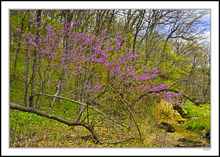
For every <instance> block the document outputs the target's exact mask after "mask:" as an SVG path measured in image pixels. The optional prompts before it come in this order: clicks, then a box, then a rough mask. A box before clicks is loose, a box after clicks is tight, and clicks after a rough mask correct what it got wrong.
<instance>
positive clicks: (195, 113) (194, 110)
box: [182, 102, 210, 131]
mask: <svg viewBox="0 0 220 157" xmlns="http://www.w3.org/2000/svg"><path fill="white" fill-rule="evenodd" d="M187 103H188V104H189V105H184V106H182V107H183V108H184V109H185V110H186V111H187V112H188V114H187V115H186V116H185V118H189V119H191V120H190V121H188V122H187V123H186V124H185V126H186V128H187V129H191V130H194V131H203V130H206V131H209V130H210V104H201V106H195V105H194V104H192V103H191V102H187Z"/></svg>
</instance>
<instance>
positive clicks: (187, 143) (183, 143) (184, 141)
mask: <svg viewBox="0 0 220 157" xmlns="http://www.w3.org/2000/svg"><path fill="white" fill-rule="evenodd" d="M177 142H178V144H177V145H176V147H208V145H206V144H205V143H203V142H201V141H193V140H190V139H188V138H180V139H178V140H177Z"/></svg>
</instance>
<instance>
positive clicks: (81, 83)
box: [14, 11, 183, 140]
mask: <svg viewBox="0 0 220 157" xmlns="http://www.w3.org/2000/svg"><path fill="white" fill-rule="evenodd" d="M23 12H24V14H28V12H27V11H23ZM43 20H45V19H44V18H42V17H36V18H33V19H29V21H28V22H29V24H30V25H31V27H32V29H31V31H26V32H25V31H23V32H21V28H19V27H15V26H14V29H15V30H16V31H18V32H20V33H19V34H20V35H21V36H22V38H19V39H21V41H19V42H21V43H22V44H21V49H22V50H23V51H24V52H26V53H27V54H28V55H27V56H29V59H30V60H31V63H32V64H24V65H25V66H32V67H33V66H35V69H36V70H35V71H33V70H32V71H31V73H30V74H26V76H24V78H26V81H27V82H29V83H27V84H26V87H25V91H24V93H29V95H30V97H31V98H32V100H33V99H34V101H33V102H34V106H33V107H35V108H38V109H39V108H41V107H42V106H50V107H54V102H55V99H57V100H59V101H61V100H63V101H62V102H63V103H60V106H59V107H60V109H62V108H63V109H65V108H69V109H70V110H69V112H70V113H71V115H72V117H71V119H72V120H74V121H76V122H79V124H81V125H82V126H84V127H85V128H87V129H88V130H89V131H90V132H91V133H92V134H93V136H94V137H95V138H96V140H99V139H100V138H101V137H102V134H101V133H100V134H96V132H98V131H99V127H102V128H107V130H108V131H109V130H113V131H115V132H116V134H117V135H118V138H119V137H120V136H119V134H121V135H122V134H123V135H124V134H125V133H128V131H127V129H128V128H132V130H133V131H134V134H132V135H133V136H140V138H141V130H140V128H139V126H138V121H137V118H138V117H137V116H136V113H138V111H136V110H135V107H136V106H138V105H140V99H141V98H142V97H143V95H145V96H151V97H154V98H155V99H156V98H160V99H164V100H166V101H168V102H171V103H175V104H183V103H182V102H181V101H179V97H180V96H181V95H182V94H181V93H173V92H170V90H167V89H169V86H170V84H163V83H162V82H160V83H159V84H158V81H155V79H157V78H158V77H160V75H163V74H164V73H165V72H166V71H160V70H159V69H158V68H156V67H154V68H150V67H148V66H146V65H145V64H144V62H143V58H144V56H142V55H140V54H133V50H132V49H131V48H129V47H128V46H127V43H126V42H125V39H126V38H124V37H122V36H120V35H119V34H118V33H116V35H115V36H114V37H112V36H110V35H109V34H107V33H106V31H105V30H103V31H102V32H101V33H100V34H98V35H94V34H93V32H87V33H78V32H77V31H74V29H73V28H74V26H75V25H77V24H78V22H69V21H67V20H62V19H60V20H59V21H57V23H56V24H47V25H46V26H42V25H41V22H42V21H43ZM33 63H35V64H33ZM29 68H30V67H29ZM32 69H34V68H32ZM34 73H35V75H34ZM27 75H31V76H28V77H27ZM33 77H34V78H33ZM33 79H35V84H32V86H31V87H30V88H29V86H30V82H31V81H33ZM61 85H63V88H62V90H63V92H60V90H61V88H60V87H61ZM31 90H32V91H34V92H31V93H30V91H31ZM61 94H62V95H61ZM26 95H27V94H26ZM48 98H49V99H48ZM26 99H27V97H26V98H25V100H26ZM64 100H65V101H69V102H71V103H73V106H76V107H73V108H70V107H69V106H71V105H70V104H69V103H68V104H67V103H66V102H65V101H64ZM49 101H51V102H52V101H53V103H51V102H49ZM51 104H52V105H51ZM55 104H56V103H55ZM66 105H69V106H66ZM27 106H28V105H27ZM28 107H29V106H28ZM31 107H32V106H31ZM142 107H143V108H146V106H143V105H142ZM77 124H78V123H77Z"/></svg>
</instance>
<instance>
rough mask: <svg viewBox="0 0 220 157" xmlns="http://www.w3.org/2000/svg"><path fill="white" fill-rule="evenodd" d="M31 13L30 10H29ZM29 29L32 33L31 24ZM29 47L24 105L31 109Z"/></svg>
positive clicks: (28, 51)
mask: <svg viewBox="0 0 220 157" xmlns="http://www.w3.org/2000/svg"><path fill="white" fill-rule="evenodd" d="M28 11H29V10H28ZM30 14H31V13H30V11H29V15H28V16H29V17H28V19H30V18H31V15H30ZM28 29H29V31H31V30H30V29H31V27H30V23H29V24H28ZM29 45H30V44H28V46H27V48H28V50H27V65H26V82H25V96H24V104H25V106H27V107H30V106H29V83H30V82H29V81H30V48H29Z"/></svg>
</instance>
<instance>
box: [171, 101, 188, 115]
mask: <svg viewBox="0 0 220 157" xmlns="http://www.w3.org/2000/svg"><path fill="white" fill-rule="evenodd" d="M173 109H174V110H176V111H177V112H178V113H179V114H180V115H181V116H182V117H183V116H185V115H187V111H186V110H184V109H183V108H182V107H181V106H180V105H177V104H175V105H173Z"/></svg>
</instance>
